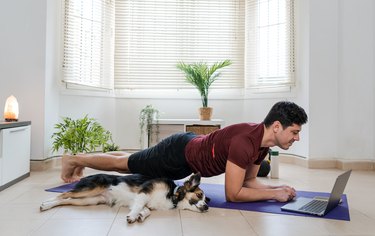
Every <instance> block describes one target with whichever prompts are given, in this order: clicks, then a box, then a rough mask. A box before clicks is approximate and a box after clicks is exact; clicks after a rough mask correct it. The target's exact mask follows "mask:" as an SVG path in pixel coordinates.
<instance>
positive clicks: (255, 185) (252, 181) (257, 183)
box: [243, 178, 276, 189]
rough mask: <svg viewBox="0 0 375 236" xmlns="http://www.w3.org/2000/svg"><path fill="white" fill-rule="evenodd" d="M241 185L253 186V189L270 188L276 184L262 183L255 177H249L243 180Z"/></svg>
mask: <svg viewBox="0 0 375 236" xmlns="http://www.w3.org/2000/svg"><path fill="white" fill-rule="evenodd" d="M243 187H245V188H254V189H272V188H276V186H271V185H268V184H263V183H262V182H260V181H259V180H258V179H257V178H251V179H248V180H246V181H245V182H244V184H243Z"/></svg>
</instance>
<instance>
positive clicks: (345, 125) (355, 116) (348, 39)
mask: <svg viewBox="0 0 375 236" xmlns="http://www.w3.org/2000/svg"><path fill="white" fill-rule="evenodd" d="M338 8H339V10H340V11H339V34H338V38H339V45H338V49H339V50H338V51H339V53H338V58H339V75H338V77H339V80H338V96H339V101H338V118H339V119H338V121H339V122H338V138H337V140H338V150H337V153H338V156H340V158H344V159H356V158H358V159H369V158H373V159H374V132H372V131H373V130H374V120H375V117H374V108H375V97H374V91H375V90H374V83H375V73H374V68H375V67H374V63H375V62H374V57H375V54H374V44H375V37H374V34H375V10H374V9H375V2H374V1H373V0H359V1H353V0H340V1H339V7H338Z"/></svg>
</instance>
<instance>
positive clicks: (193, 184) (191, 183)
mask: <svg viewBox="0 0 375 236" xmlns="http://www.w3.org/2000/svg"><path fill="white" fill-rule="evenodd" d="M200 183H201V174H200V173H199V172H198V173H196V174H193V175H192V176H190V178H189V180H188V181H186V182H185V183H184V186H185V188H186V190H187V191H190V192H191V191H194V190H195V189H196V188H197V187H198V185H199V184H200Z"/></svg>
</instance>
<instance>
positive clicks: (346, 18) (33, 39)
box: [0, 0, 375, 160]
mask: <svg viewBox="0 0 375 236" xmlns="http://www.w3.org/2000/svg"><path fill="white" fill-rule="evenodd" d="M54 2H55V3H54ZM56 2H57V3H56ZM374 5H375V3H373V1H372V0H329V1H327V0H297V6H298V10H297V19H298V23H297V31H298V34H297V40H298V41H297V46H298V48H297V71H296V73H297V83H298V89H297V90H296V91H295V96H294V97H288V98H286V97H283V96H279V97H277V98H272V99H271V98H264V99H261V98H257V99H253V98H252V99H246V100H239V99H237V100H217V99H211V105H212V106H213V107H214V109H215V110H214V117H215V118H222V119H224V120H225V123H226V125H229V124H233V123H237V122H247V121H254V122H259V121H261V120H262V119H263V117H264V116H265V115H266V113H267V112H268V110H269V109H270V107H271V106H272V104H273V103H274V102H276V101H278V100H281V99H288V100H292V101H295V102H297V103H298V104H300V105H302V106H303V107H304V108H305V109H306V111H307V113H308V115H309V123H308V125H306V126H304V127H303V131H302V134H301V141H300V142H299V143H296V144H295V145H294V146H293V148H291V149H290V150H289V152H290V153H292V154H296V155H301V156H305V157H308V158H345V159H375V154H374V145H375V140H374V133H375V127H374V125H373V120H374V109H375V106H374V105H375V104H374V103H375V98H374V95H373V93H374V91H375V85H374V77H375V76H374V69H373V68H375V62H374V55H375V48H374V29H375V25H374V24H375V22H374V15H375V6H374ZM20 6H21V7H20ZM59 8H60V3H59V2H58V1H46V0H36V1H32V3H31V2H30V1H26V0H17V1H7V2H5V3H3V4H2V7H1V9H0V24H1V27H0V33H1V35H2V37H1V38H0V47H1V48H0V49H1V54H2V55H1V59H0V73H1V74H0V80H1V86H0V103H1V101H4V102H5V98H6V97H7V96H9V95H10V94H14V95H15V96H17V98H18V99H19V102H20V108H21V115H20V118H21V119H23V120H31V121H32V123H33V133H32V159H34V160H40V159H45V158H47V157H48V156H50V155H51V153H50V152H49V150H50V143H51V140H50V135H51V134H52V132H53V127H52V126H53V124H55V123H56V122H57V120H58V119H59V117H60V116H71V117H73V118H79V117H82V116H83V115H84V114H89V115H90V116H91V117H94V118H96V119H98V120H99V121H100V122H101V123H102V124H103V125H104V127H105V128H107V129H109V130H110V131H111V132H112V133H113V135H114V138H115V141H116V142H117V143H118V144H119V145H120V146H121V147H124V148H134V147H135V148H136V147H139V143H138V140H139V128H138V115H139V111H140V110H141V109H142V108H143V107H144V106H146V105H147V104H153V105H154V106H155V107H157V108H158V109H159V110H160V111H162V112H164V114H163V115H162V117H163V118H194V117H196V116H197V108H198V107H199V106H200V101H199V98H197V99H195V100H194V99H179V100H176V99H154V100H151V99H124V98H117V99H115V98H113V97H112V96H108V97H101V96H77V95H74V94H73V95H69V94H66V93H65V92H64V93H60V89H59V86H60V82H59V80H60V79H61V77H60V70H59V64H60V63H59V62H60V58H61V57H60V54H59V53H60V49H59V48H58V45H59V40H60V36H61V35H60V34H59V32H60V29H59V28H58V27H59V26H58V25H59V24H58V23H59V19H60V18H59V17H60V16H61V15H60V14H59ZM9 22H12V23H11V24H12V27H4V24H7V23H9Z"/></svg>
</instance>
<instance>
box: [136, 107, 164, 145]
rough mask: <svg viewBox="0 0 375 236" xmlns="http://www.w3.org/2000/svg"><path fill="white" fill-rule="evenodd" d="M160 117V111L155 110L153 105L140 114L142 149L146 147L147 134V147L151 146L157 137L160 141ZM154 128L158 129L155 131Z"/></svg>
mask: <svg viewBox="0 0 375 236" xmlns="http://www.w3.org/2000/svg"><path fill="white" fill-rule="evenodd" d="M159 116H160V112H159V110H158V109H156V108H154V107H153V106H152V105H147V106H146V107H144V108H143V109H142V110H141V112H140V113H139V128H140V130H141V137H140V140H139V142H140V144H141V146H142V147H143V146H145V145H144V137H145V134H146V135H147V144H146V145H147V146H149V145H150V144H151V142H152V141H153V137H154V136H155V137H156V141H158V137H159V125H158V119H159ZM154 127H156V129H154Z"/></svg>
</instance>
